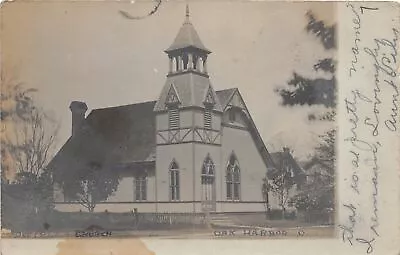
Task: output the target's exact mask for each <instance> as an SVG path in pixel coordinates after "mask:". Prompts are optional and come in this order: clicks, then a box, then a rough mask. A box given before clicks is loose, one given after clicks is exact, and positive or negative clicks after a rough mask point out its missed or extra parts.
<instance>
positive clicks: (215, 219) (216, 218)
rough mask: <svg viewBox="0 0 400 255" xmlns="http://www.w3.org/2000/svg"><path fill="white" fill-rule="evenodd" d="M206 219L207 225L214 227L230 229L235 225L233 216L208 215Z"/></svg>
mask: <svg viewBox="0 0 400 255" xmlns="http://www.w3.org/2000/svg"><path fill="white" fill-rule="evenodd" d="M208 217H209V224H210V225H212V226H214V227H232V226H235V225H237V223H236V222H235V221H236V219H235V217H234V216H233V215H226V214H216V213H210V214H209V215H208Z"/></svg>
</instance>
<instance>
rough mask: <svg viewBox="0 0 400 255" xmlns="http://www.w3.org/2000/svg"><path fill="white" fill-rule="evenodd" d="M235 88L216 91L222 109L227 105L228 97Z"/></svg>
mask: <svg viewBox="0 0 400 255" xmlns="http://www.w3.org/2000/svg"><path fill="white" fill-rule="evenodd" d="M236 90H237V88H231V89H223V90H219V91H217V96H218V98H219V102H220V103H221V107H222V109H225V107H226V106H227V105H228V103H229V99H230V98H231V97H232V95H233V93H234V92H235V91H236Z"/></svg>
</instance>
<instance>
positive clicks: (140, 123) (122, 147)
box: [49, 101, 156, 180]
mask: <svg viewBox="0 0 400 255" xmlns="http://www.w3.org/2000/svg"><path fill="white" fill-rule="evenodd" d="M154 104H155V101H151V102H145V103H139V104H131V105H125V106H118V107H110V108H104V109H95V110H93V111H92V112H91V113H90V114H89V115H88V117H87V118H86V119H85V124H84V127H83V128H82V129H81V130H80V132H79V133H77V134H75V135H74V136H73V137H70V138H69V139H68V140H67V142H66V143H65V144H64V146H63V147H62V148H61V149H60V151H59V152H58V153H57V154H56V156H55V157H54V158H53V160H52V161H51V162H50V164H49V167H50V168H53V169H54V170H55V173H56V174H55V176H56V179H58V180H62V178H63V177H62V176H63V175H64V174H68V173H71V170H72V169H79V168H84V167H87V166H88V165H90V164H92V163H96V164H98V165H102V166H105V165H108V166H112V167H116V166H118V165H124V164H126V163H129V164H132V163H137V162H141V163H143V162H147V163H152V164H154V162H155V143H156V142H155V135H154V134H155V118H154V115H153V107H154ZM137 134H140V135H137Z"/></svg>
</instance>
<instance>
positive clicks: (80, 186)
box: [62, 162, 119, 212]
mask: <svg viewBox="0 0 400 255" xmlns="http://www.w3.org/2000/svg"><path fill="white" fill-rule="evenodd" d="M68 175H70V178H68V177H67V178H64V180H63V184H62V185H63V190H64V193H65V194H64V195H65V196H66V197H67V198H68V199H69V200H75V201H78V202H79V203H80V204H81V205H82V206H84V207H85V208H87V209H88V211H89V212H93V211H94V209H95V207H96V205H97V204H98V203H99V202H101V201H105V200H106V199H107V198H108V197H109V196H110V195H111V194H112V193H113V192H115V191H116V190H117V188H118V184H119V175H118V174H117V173H116V171H115V169H112V168H111V167H107V166H103V165H102V163H99V162H89V163H88V164H86V166H85V167H84V168H81V169H77V170H76V171H75V173H68Z"/></svg>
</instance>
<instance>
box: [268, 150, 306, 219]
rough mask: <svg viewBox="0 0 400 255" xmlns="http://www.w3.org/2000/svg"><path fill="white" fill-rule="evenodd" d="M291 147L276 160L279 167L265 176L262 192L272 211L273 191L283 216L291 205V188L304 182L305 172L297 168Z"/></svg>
mask: <svg viewBox="0 0 400 255" xmlns="http://www.w3.org/2000/svg"><path fill="white" fill-rule="evenodd" d="M289 151H290V150H289V148H286V147H285V148H284V150H283V152H282V154H281V158H280V162H274V163H275V164H278V165H275V167H277V169H274V170H271V171H269V172H268V173H267V176H266V177H265V178H263V184H262V194H263V197H264V201H265V203H266V207H267V208H266V209H267V212H270V205H269V194H270V193H271V194H272V195H273V196H274V197H276V198H277V200H278V204H279V206H280V207H281V211H282V217H284V216H285V212H286V209H287V207H288V205H289V202H290V201H291V200H290V197H291V194H290V193H291V190H292V189H293V187H294V186H295V185H297V187H300V186H301V185H302V184H303V179H304V178H303V174H302V173H301V172H300V169H299V168H297V169H295V164H296V163H295V162H294V160H293V158H292V157H291V155H290V152H289Z"/></svg>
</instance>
